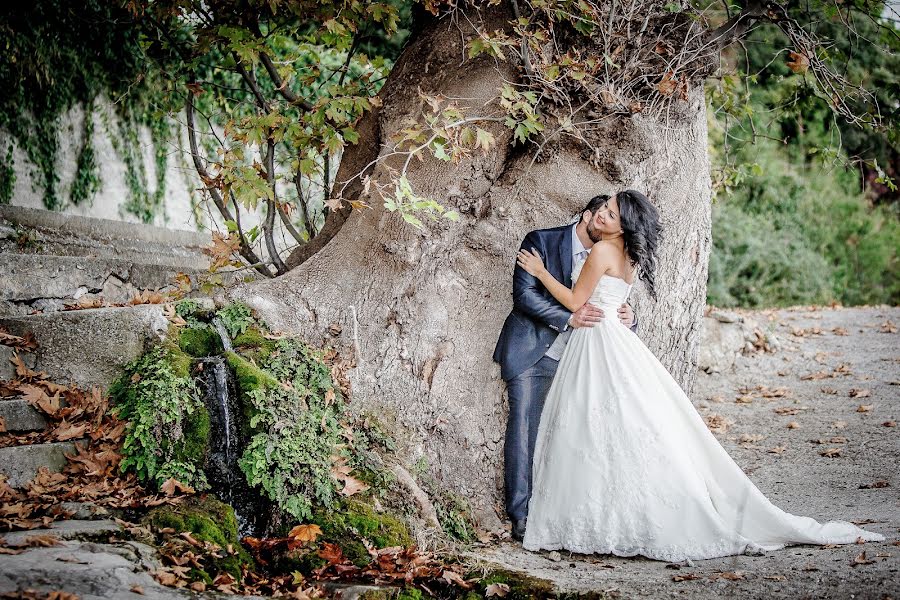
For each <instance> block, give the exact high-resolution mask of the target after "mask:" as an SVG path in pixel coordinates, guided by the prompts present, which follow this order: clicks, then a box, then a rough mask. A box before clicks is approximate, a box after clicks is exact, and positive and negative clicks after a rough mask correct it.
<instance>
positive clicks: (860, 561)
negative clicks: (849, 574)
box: [850, 550, 878, 567]
mask: <svg viewBox="0 0 900 600" xmlns="http://www.w3.org/2000/svg"><path fill="white" fill-rule="evenodd" d="M875 562H878V561H877V560H874V559H871V558H866V551H865V550H863V551H862V552H860V553H859V554H857V555H856V558H854V559H853V560H852V561H851V562H850V566H851V567H856V566H858V565H871V564H872V563H875Z"/></svg>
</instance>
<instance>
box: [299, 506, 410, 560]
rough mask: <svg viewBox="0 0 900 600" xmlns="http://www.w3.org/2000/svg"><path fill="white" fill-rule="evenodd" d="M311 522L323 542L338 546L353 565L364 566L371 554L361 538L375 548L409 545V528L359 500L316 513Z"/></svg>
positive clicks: (393, 517)
mask: <svg viewBox="0 0 900 600" xmlns="http://www.w3.org/2000/svg"><path fill="white" fill-rule="evenodd" d="M313 523H315V524H316V525H318V526H319V527H320V528H321V529H322V534H323V539H324V540H325V541H328V542H332V543H335V544H338V545H339V546H340V547H341V550H342V551H343V553H344V556H346V557H347V558H348V559H350V561H351V562H353V564H355V565H357V566H365V565H366V564H368V563H369V561H370V560H371V555H369V551H368V550H367V549H366V546H365V544H363V543H362V540H363V538H365V539H366V540H368V541H369V542H371V543H372V544H373V545H374V546H375V547H376V548H387V547H389V546H409V545H411V544H412V543H413V539H412V536H411V534H410V531H409V527H408V526H407V525H406V524H405V523H404V522H403V521H402V520H401V519H399V518H398V517H396V516H394V515H392V514H389V513H379V512H376V511H375V509H374V508H372V507H371V506H370V505H368V504H366V503H365V502H362V501H360V500H354V499H348V500H344V501H342V502H341V503H340V504H339V505H338V507H337V508H336V509H335V510H334V511H329V512H325V513H319V514H317V515H315V516H314V517H313Z"/></svg>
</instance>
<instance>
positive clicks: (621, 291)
mask: <svg viewBox="0 0 900 600" xmlns="http://www.w3.org/2000/svg"><path fill="white" fill-rule="evenodd" d="M584 262H585V261H584V260H582V261H579V262H578V263H577V264H576V265H575V267H574V268H573V269H572V287H573V288H574V287H575V282H576V281H578V276H579V275H580V274H581V268H582V267H583V266H584ZM633 285H634V284H631V283H628V282H627V281H625V280H624V279H622V278H621V277H613V276H612V275H601V276H600V280H599V281H598V282H597V286H596V287H594V291H593V292H591V296H590V298H588V302H590V303H591V304H593V305H594V306H597V307H598V308H601V309H603V310H604V311H607V310H610V309H613V310H616V309H618V308H619V307H620V306H621V305H622V304H624V303H625V301H626V300H627V299H628V294H629V293H630V292H631V288H632V287H633Z"/></svg>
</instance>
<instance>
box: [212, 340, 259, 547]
mask: <svg viewBox="0 0 900 600" xmlns="http://www.w3.org/2000/svg"><path fill="white" fill-rule="evenodd" d="M201 362H202V363H203V375H202V385H203V387H204V388H205V393H204V403H205V404H206V409H207V412H209V421H210V423H209V425H210V431H209V434H210V435H209V440H210V447H209V454H208V456H207V459H206V468H205V469H204V470H205V472H206V477H207V479H208V480H209V483H210V485H211V486H212V489H213V492H214V493H215V494H216V495H217V496H218V497H219V498H220V499H221V500H222V501H223V502H227V503H228V504H230V505H231V506H232V507H233V508H234V513H235V516H236V517H237V520H238V528H239V530H240V534H241V535H242V536H243V535H249V534H250V533H251V530H252V526H251V524H250V523H249V520H248V518H247V511H246V508H245V507H244V506H242V503H243V502H244V500H245V498H243V497H242V496H243V494H241V493H240V492H241V491H243V490H242V487H245V486H246V483H245V480H244V477H243V474H242V473H241V471H240V468H239V467H238V465H237V459H238V457H239V456H240V450H241V449H240V447H239V445H238V440H239V435H238V430H237V424H236V422H235V418H234V416H235V415H236V414H237V407H236V406H235V402H234V393H233V385H231V381H230V379H231V373H230V372H229V370H228V366H227V365H226V364H225V360H224V359H223V358H222V357H220V356H211V357H207V358H204V359H201ZM242 483H244V486H242V485H241V484H242Z"/></svg>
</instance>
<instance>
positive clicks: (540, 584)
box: [466, 569, 558, 600]
mask: <svg viewBox="0 0 900 600" xmlns="http://www.w3.org/2000/svg"><path fill="white" fill-rule="evenodd" d="M479 576H480V574H479V573H470V574H469V575H468V576H467V577H466V578H467V579H468V578H471V577H479ZM492 583H505V584H506V585H508V586H509V593H507V594H506V596H504V598H505V600H536V599H542V598H547V599H550V598H557V597H558V594H557V593H556V592H555V591H554V589H553V584H552V583H551V582H550V581H548V580H546V579H540V578H538V577H532V576H531V575H526V574H524V573H517V572H515V571H509V570H506V569H497V570H496V571H491V572H490V573H488V574H487V576H485V577H482V578H481V580H480V581H479V582H478V592H479V595H476V596H475V597H476V598H481V597H482V595H483V594H484V593H485V590H487V586H489V585H491V584H492Z"/></svg>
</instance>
